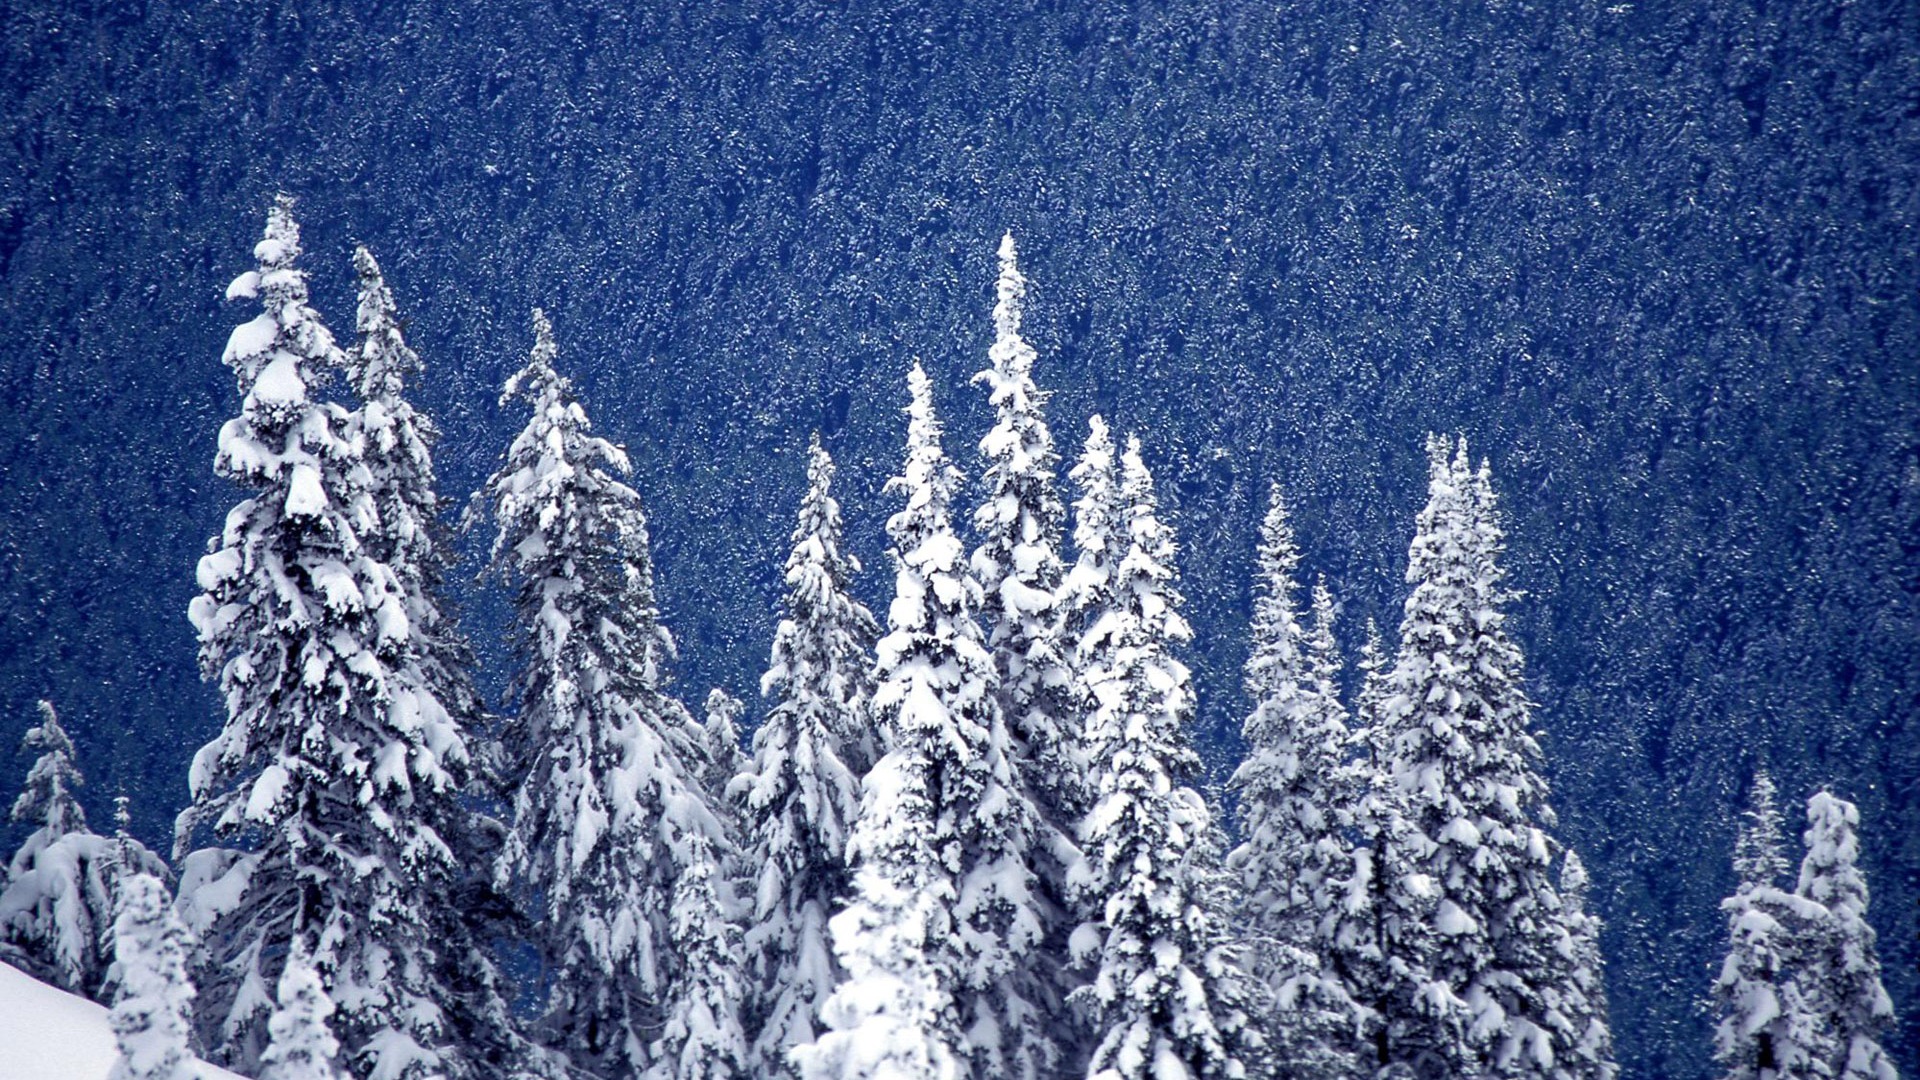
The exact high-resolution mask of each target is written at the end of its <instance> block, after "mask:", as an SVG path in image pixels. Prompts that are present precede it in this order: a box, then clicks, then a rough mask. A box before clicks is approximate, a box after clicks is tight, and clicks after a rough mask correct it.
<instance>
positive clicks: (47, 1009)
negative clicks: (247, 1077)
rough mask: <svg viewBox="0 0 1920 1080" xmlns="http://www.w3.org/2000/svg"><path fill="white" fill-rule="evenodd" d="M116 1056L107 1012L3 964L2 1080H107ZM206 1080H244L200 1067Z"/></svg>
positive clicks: (0, 990)
mask: <svg viewBox="0 0 1920 1080" xmlns="http://www.w3.org/2000/svg"><path fill="white" fill-rule="evenodd" d="M115 1056H116V1050H115V1048H114V1044H113V1031H112V1029H111V1028H109V1027H108V1026H107V1010H106V1009H105V1008H103V1007H101V1006H99V1005H95V1004H94V1003H93V1002H91V1001H88V1000H86V999H85V998H78V997H75V996H73V995H72V994H69V993H66V992H65V991H62V990H57V989H55V988H53V987H51V986H48V985H47V984H46V983H43V982H37V981H35V980H34V979H32V978H30V977H29V976H27V975H26V974H25V973H24V972H22V971H21V970H20V969H18V968H15V967H12V966H10V965H8V964H4V963H0V1080H106V1076H107V1073H108V1072H109V1071H110V1070H111V1069H112V1068H113V1059H114V1057H115ZM201 1076H202V1077H203V1080H241V1078H240V1077H238V1076H236V1075H235V1074H233V1073H230V1072H228V1071H227V1070H225V1069H219V1068H215V1067H214V1066H212V1065H202V1066H201Z"/></svg>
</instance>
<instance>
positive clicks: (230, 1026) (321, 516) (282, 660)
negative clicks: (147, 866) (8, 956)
mask: <svg viewBox="0 0 1920 1080" xmlns="http://www.w3.org/2000/svg"><path fill="white" fill-rule="evenodd" d="M299 254H300V234H299V229H298V227H297V226H296V225H295V224H294V220H293V213H292V201H291V200H290V199H288V198H287V197H285V196H282V197H280V198H279V199H278V200H276V202H275V204H274V206H273V207H272V209H271V210H270V211H269V212H268V215H267V229H266V235H265V237H264V238H263V239H262V240H261V241H260V243H259V244H257V245H256V246H255V247H254V256H255V258H256V259H257V260H258V267H257V268H256V269H254V270H250V271H248V272H246V273H244V274H242V275H240V276H239V277H238V278H236V279H235V280H234V282H233V284H232V285H231V286H229V287H228V290H227V295H228V297H229V298H230V299H241V298H247V299H258V300H259V301H260V302H261V306H262V309H263V310H262V311H261V313H260V315H259V316H257V317H256V318H254V319H253V320H252V321H250V322H247V323H245V324H243V325H241V326H239V327H237V328H236V329H235V330H234V332H233V334H232V336H231V337H230V338H229V340H228V343H227V349H226V353H225V355H224V357H223V360H224V362H225V363H226V364H227V365H228V366H229V367H231V368H232V369H233V371H234V373H235V376H236V377H237V380H238V384H239V389H240V392H241V394H242V395H243V398H244V400H243V403H242V407H241V412H240V415H239V416H237V417H235V418H233V419H232V420H229V421H228V422H227V423H226V424H225V426H224V427H222V429H221V432H220V449H219V454H218V456H217V458H216V460H215V471H216V472H217V473H218V474H219V475H221V476H223V477H225V478H226V479H229V480H232V481H234V482H235V483H237V484H239V485H241V486H242V487H245V488H248V489H251V490H252V492H253V495H252V496H251V497H250V498H247V499H244V500H243V501H241V502H240V503H239V504H238V505H237V506H235V507H234V509H233V510H232V512H230V513H229V514H228V515H227V522H226V528H225V530H224V531H223V533H222V535H221V536H220V537H219V538H217V539H216V540H214V541H213V542H212V543H210V544H209V549H210V550H209V554H207V555H206V556H205V557H204V558H202V559H201V560H200V565H199V570H198V579H199V584H200V587H201V590H202V592H201V595H199V596H198V597H196V598H195V599H194V601H193V604H192V606H191V608H190V610H189V616H190V617H191V618H192V620H193V623H194V626H195V628H196V629H197V630H198V631H199V634H200V659H201V668H202V671H203V673H204V674H205V675H206V676H207V677H208V678H209V679H216V680H217V681H218V682H219V684H220V687H221V690H222V692H223V694H224V696H225V698H226V705H227V722H226V724H225V726H224V728H223V729H222V730H221V732H220V734H219V735H218V736H217V737H216V738H214V739H213V741H211V742H209V743H207V744H206V745H205V746H203V747H202V748H201V749H200V751H199V752H198V753H197V754H195V756H194V762H193V770H192V775H191V777H190V781H191V789H192V797H193V801H192V804H191V805H190V806H189V807H188V808H187V809H186V810H185V811H183V812H182V813H181V815H180V817H179V819H178V821H177V823H176V849H177V850H179V851H185V850H186V849H187V847H188V845H189V844H190V843H191V842H192V841H193V840H194V838H195V837H196V835H197V834H198V833H199V832H200V829H201V827H203V826H204V827H210V828H211V829H212V831H213V833H214V834H215V835H217V836H220V837H223V838H226V839H228V840H230V841H232V842H234V843H236V844H237V845H238V846H240V847H242V848H245V849H246V850H247V853H246V854H245V855H238V856H236V855H234V854H232V853H231V852H227V853H222V852H219V851H204V852H197V853H195V856H193V857H191V858H190V859H189V865H188V866H187V868H186V874H185V875H184V878H185V880H184V881H183V889H184V888H185V887H187V886H190V885H191V886H198V885H200V884H203V883H206V882H208V881H209V880H217V881H218V882H219V883H220V884H221V885H222V886H226V887H231V886H233V885H235V884H236V883H237V884H240V885H241V886H242V887H241V888H240V889H238V890H237V891H235V890H230V889H222V890H221V891H220V892H219V893H218V894H217V896H202V895H190V896H187V897H185V898H184V901H185V903H184V906H185V908H186V909H187V910H190V911H194V912H196V913H198V917H199V918H201V919H203V920H204V925H202V926H196V927H195V929H196V930H198V931H200V934H201V940H202V942H203V951H202V957H201V966H200V976H199V978H198V979H197V980H196V981H197V982H198V985H199V991H200V1000H201V1002H202V1005H203V1009H202V1010H201V1017H200V1022H201V1024H202V1026H203V1029H204V1034H205V1038H206V1041H207V1043H208V1045H210V1046H212V1047H214V1056H215V1057H216V1058H218V1059H219V1060H221V1061H222V1062H224V1063H226V1064H230V1065H233V1066H235V1067H237V1068H240V1069H242V1070H251V1069H253V1067H254V1066H255V1065H256V1064H258V1062H259V1060H260V1058H259V1055H260V1053H261V1052H262V1050H263V1049H264V1048H265V1044H266V1040H267V1037H268V1033H267V1030H266V1028H267V1023H266V1021H267V1016H266V1012H267V1009H268V1006H269V1005H270V1004H271V1003H270V1001H269V994H268V992H267V989H266V988H267V987H268V986H269V985H271V984H272V982H273V980H274V978H275V970H274V969H275V968H276V967H277V966H279V965H280V964H281V963H282V960H281V958H282V957H283V956H284V955H286V952H287V949H288V945H289V942H291V940H292V939H293V938H294V936H295V935H296V934H304V935H307V936H308V937H310V938H311V940H312V942H313V943H314V952H313V954H312V961H313V962H314V963H315V964H316V965H317V966H318V967H319V968H320V969H321V970H322V971H323V972H324V977H325V978H326V979H327V980H328V981H330V982H331V983H332V985H333V987H334V992H335V993H336V994H338V995H339V996H340V999H341V1001H342V1003H343V1008H342V1011H341V1016H340V1022H339V1028H340V1030H341V1032H342V1034H343V1035H345V1039H344V1044H345V1046H346V1047H347V1049H346V1061H347V1064H348V1066H349V1067H350V1068H351V1069H352V1070H353V1071H355V1072H356V1073H357V1074H361V1075H375V1074H377V1075H380V1076H382V1077H391V1078H394V1080H405V1078H411V1077H416V1076H425V1075H428V1074H444V1075H450V1076H462V1075H465V1074H466V1073H467V1071H468V1068H469V1063H468V1062H467V1059H466V1057H465V1055H464V1053H463V1051H462V1048H461V1047H459V1046H456V1045H454V1044H453V1042H452V1040H451V1037H450V1033H449V1031H448V1030H447V1026H446V1007H447V1003H448V999H449V997H450V995H449V993H448V992H447V991H446V988H445V987H444V986H443V985H442V984H441V983H440V981H439V979H438V974H439V971H440V962H441V960H440V954H439V952H438V945H439V943H438V942H437V941H436V940H435V938H434V934H433V932H432V930H431V929H430V928H431V927H432V926H433V925H434V919H433V911H434V909H435V908H436V907H437V906H439V905H442V904H444V902H445V895H444V883H445V882H446V881H447V880H449V873H450V866H449V864H450V860H451V855H450V852H449V849H448V848H447V844H446V840H445V838H444V837H442V836H441V835H440V834H439V833H438V832H437V831H436V829H437V827H438V826H439V825H440V824H442V823H443V822H444V820H445V815H446V813H448V812H450V810H449V808H450V807H451V800H452V799H453V796H454V794H455V792H456V791H457V790H458V787H459V777H458V770H459V769H460V768H461V766H462V764H463V763H464V761H465V760H466V757H467V752H466V747H465V744H464V741H463V737H462V733H461V731H460V727H459V724H458V723H457V722H455V721H454V720H453V718H451V717H450V716H449V715H448V713H447V711H446V709H445V708H444V707H443V706H442V704H441V703H440V702H439V701H438V700H437V699H436V698H435V697H434V692H433V688H432V687H431V686H429V685H427V683H426V681H425V680H424V678H423V677H422V674H421V671H420V668H419V666H418V665H417V664H416V663H414V658H415V655H416V654H415V645H416V643H415V641H414V639H413V635H412V620H411V614H412V613H411V612H409V610H408V607H407V597H406V594H405V593H404V591H403V590H402V588H401V586H400V583H399V582H398V581H397V580H396V579H395V577H394V574H393V571H392V570H391V569H390V568H389V567H388V566H387V564H386V563H385V562H383V561H381V559H379V558H378V557H377V556H376V555H375V554H374V552H373V550H372V549H371V548H370V547H369V546H368V542H367V538H369V537H372V536H375V535H376V534H377V533H378V530H379V523H380V508H379V507H378V506H377V505H376V503H375V500H374V497H373V488H372V477H371V474H370V473H369V471H368V468H367V465H366V461H365V459H364V457H363V455H362V440H361V438H360V437H359V434H358V433H357V432H356V430H355V428H356V426H357V425H356V423H355V421H354V418H353V417H352V416H351V415H350V414H349V413H348V412H347V410H345V409H344V408H342V407H340V406H338V405H335V404H330V403H326V402H322V401H320V400H317V399H316V398H315V397H314V396H313V394H312V391H313V390H314V389H315V388H317V387H318V386H320V385H321V384H323V383H324V381H325V380H326V379H327V378H328V377H329V375H330V374H331V373H332V372H333V371H334V370H335V369H339V368H343V367H348V361H347V359H346V357H345V356H344V355H343V354H342V352H341V350H340V349H339V348H338V347H337V346H335V344H334V342H333V337H332V335H331V334H329V333H328V332H327V329H326V327H325V326H323V325H322V324H321V322H320V317H319V315H318V314H317V313H316V312H315V311H314V310H313V309H312V308H311V307H310V306H308V303H307V283H306V275H305V274H304V273H303V272H302V271H300V270H298V269H296V268H295V266H294V263H295V260H296V259H297V258H298V256H299ZM213 863H218V864H221V865H222V866H224V867H226V869H227V870H228V871H229V872H228V873H226V874H225V875H224V876H220V877H218V878H217V879H215V878H213V875H212V874H210V873H209V872H206V867H207V865H208V864H213Z"/></svg>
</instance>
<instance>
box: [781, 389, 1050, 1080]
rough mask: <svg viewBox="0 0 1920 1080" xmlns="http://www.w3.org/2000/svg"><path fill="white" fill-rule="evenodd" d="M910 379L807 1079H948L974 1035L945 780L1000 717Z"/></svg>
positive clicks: (937, 465) (936, 443) (973, 600)
mask: <svg viewBox="0 0 1920 1080" xmlns="http://www.w3.org/2000/svg"><path fill="white" fill-rule="evenodd" d="M907 386H908V391H909V394H910V401H909V404H908V407H907V455H906V464H905V466H904V468H903V469H902V470H901V473H900V475H898V476H896V477H894V478H893V479H892V480H890V481H888V483H887V489H888V490H889V491H890V492H894V493H898V494H899V495H901V496H903V497H904V498H905V500H906V504H907V505H906V507H905V508H904V509H902V510H901V511H900V512H898V513H896V514H894V515H893V516H892V517H891V518H889V519H888V521H887V533H888V535H889V536H890V537H891V539H892V541H893V543H892V545H891V548H890V551H889V554H890V555H891V557H892V559H893V564H894V599H893V603H892V605H891V606H890V607H889V609H888V617H887V621H888V625H889V631H890V632H889V633H888V634H887V635H886V636H885V637H884V638H882V639H881V640H880V642H879V643H878V647H877V653H878V656H877V662H876V665H875V679H874V682H875V690H874V697H873V703H872V708H873V713H874V716H875V719H876V720H877V722H878V724H879V726H880V730H881V733H882V738H883V741H884V743H885V746H886V753H885V754H884V755H882V757H881V758H880V760H879V761H878V762H876V763H875V765H874V766H873V768H872V770H870V771H869V772H868V773H867V776H866V779H865V782H864V784H863V787H864V793H863V798H862V802H861V807H860V816H859V818H858V820H857V821H856V823H855V825H854V829H853V834H852V836H851V837H850V838H849V840H848V844H847V861H848V863H849V864H850V865H851V866H853V868H854V877H853V893H852V902H851V903H850V904H849V906H848V907H847V909H846V910H845V911H843V912H841V913H840V914H838V915H836V916H834V918H833V920H832V923H831V929H832V933H833V946H834V953H835V955H836V956H837V957H838V958H839V960H840V964H841V967H842V969H843V970H844V972H845V977H844V978H843V979H842V981H841V982H840V983H839V985H837V986H836V987H835V988H834V991H833V994H832V996H831V997H829V998H828V999H827V1002H826V1004H825V1005H824V1006H822V1008H821V1019H822V1020H823V1021H824V1022H825V1023H826V1024H827V1026H828V1027H829V1028H830V1029H831V1030H829V1031H827V1032H825V1033H823V1034H821V1035H820V1036H819V1037H818V1038H817V1039H816V1040H815V1041H814V1042H813V1043H811V1044H809V1045H806V1046H801V1047H798V1048H796V1049H795V1050H794V1052H793V1057H794V1060H795V1062H796V1063H797V1064H798V1065H799V1066H800V1068H801V1074H802V1075H803V1076H805V1077H807V1078H809V1080H859V1078H872V1080H948V1078H952V1077H957V1076H959V1075H960V1074H961V1071H962V1067H963V1066H962V1063H963V1062H964V1061H965V1060H966V1055H967V1054H968V1053H969V1052H970V1050H971V1047H970V1045H969V1040H967V1039H965V1038H964V1037H963V1035H962V1032H963V1024H962V1022H961V1019H960V1015H961V1014H960V1007H959V1005H958V1003H957V1002H956V1000H955V998H956V994H955V991H956V990H957V989H959V988H961V987H962V986H963V985H964V983H963V978H964V975H963V973H962V972H961V971H960V970H959V965H960V963H961V962H962V961H963V956H962V954H961V953H960V952H959V950H956V949H955V948H954V946H953V941H954V940H955V939H956V938H957V937H959V936H961V935H962V934H965V933H967V932H968V931H967V930H966V928H965V927H964V925H963V920H962V919H961V918H959V917H957V916H956V914H955V910H954V909H955V906H956V904H957V901H958V899H959V894H960V885H959V882H960V879H961V877H962V874H963V873H964V869H963V860H964V857H965V854H966V848H965V844H964V842H963V840H962V838H961V837H960V835H959V833H958V830H957V828H956V826H957V825H958V824H959V823H958V821H957V820H956V818H955V815H954V813H953V811H954V809H955V805H956V804H955V802H954V800H953V798H952V797H951V793H952V790H953V789H954V788H956V787H958V786H959V784H960V783H961V782H962V780H963V777H962V775H960V774H963V773H964V771H965V770H966V769H967V768H968V767H969V766H970V765H971V764H972V763H973V760H974V758H975V750H974V748H975V747H977V746H979V745H981V743H982V742H983V741H984V740H983V733H984V731H985V730H986V729H988V728H989V727H990V726H993V725H995V724H997V718H992V717H990V715H989V714H991V713H992V711H993V696H992V695H993V666H992V660H991V657H990V656H989V654H988V653H987V650H986V647H985V644H984V643H983V642H982V641H981V638H980V631H979V628H978V626H977V625H975V624H974V622H973V612H974V611H975V610H976V609H977V607H978V605H979V602H980V597H979V584H978V582H976V581H975V580H973V578H972V576H971V575H970V574H969V573H968V571H967V567H966V562H965V560H964V558H963V556H962V545H961V542H960V538H959V537H958V536H955V535H954V532H953V526H952V521H951V515H950V512H949V507H950V505H951V503H952V499H953V490H954V488H955V487H956V486H957V485H958V483H959V471H958V470H957V469H955V468H954V467H953V466H952V464H950V463H949V462H948V460H947V457H946V454H945V452H944V451H943V450H942V449H941V447H940V423H939V420H938V419H937V418H936V417H935V415H934V410H933V391H932V387H931V385H930V384H929V383H928V380H927V376H926V372H924V371H923V370H921V367H920V365H919V364H918V363H916V364H914V366H913V369H912V370H911V371H910V372H909V373H908V376H907ZM969 729H971V730H969ZM1036 936H1037V928H1036Z"/></svg>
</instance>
